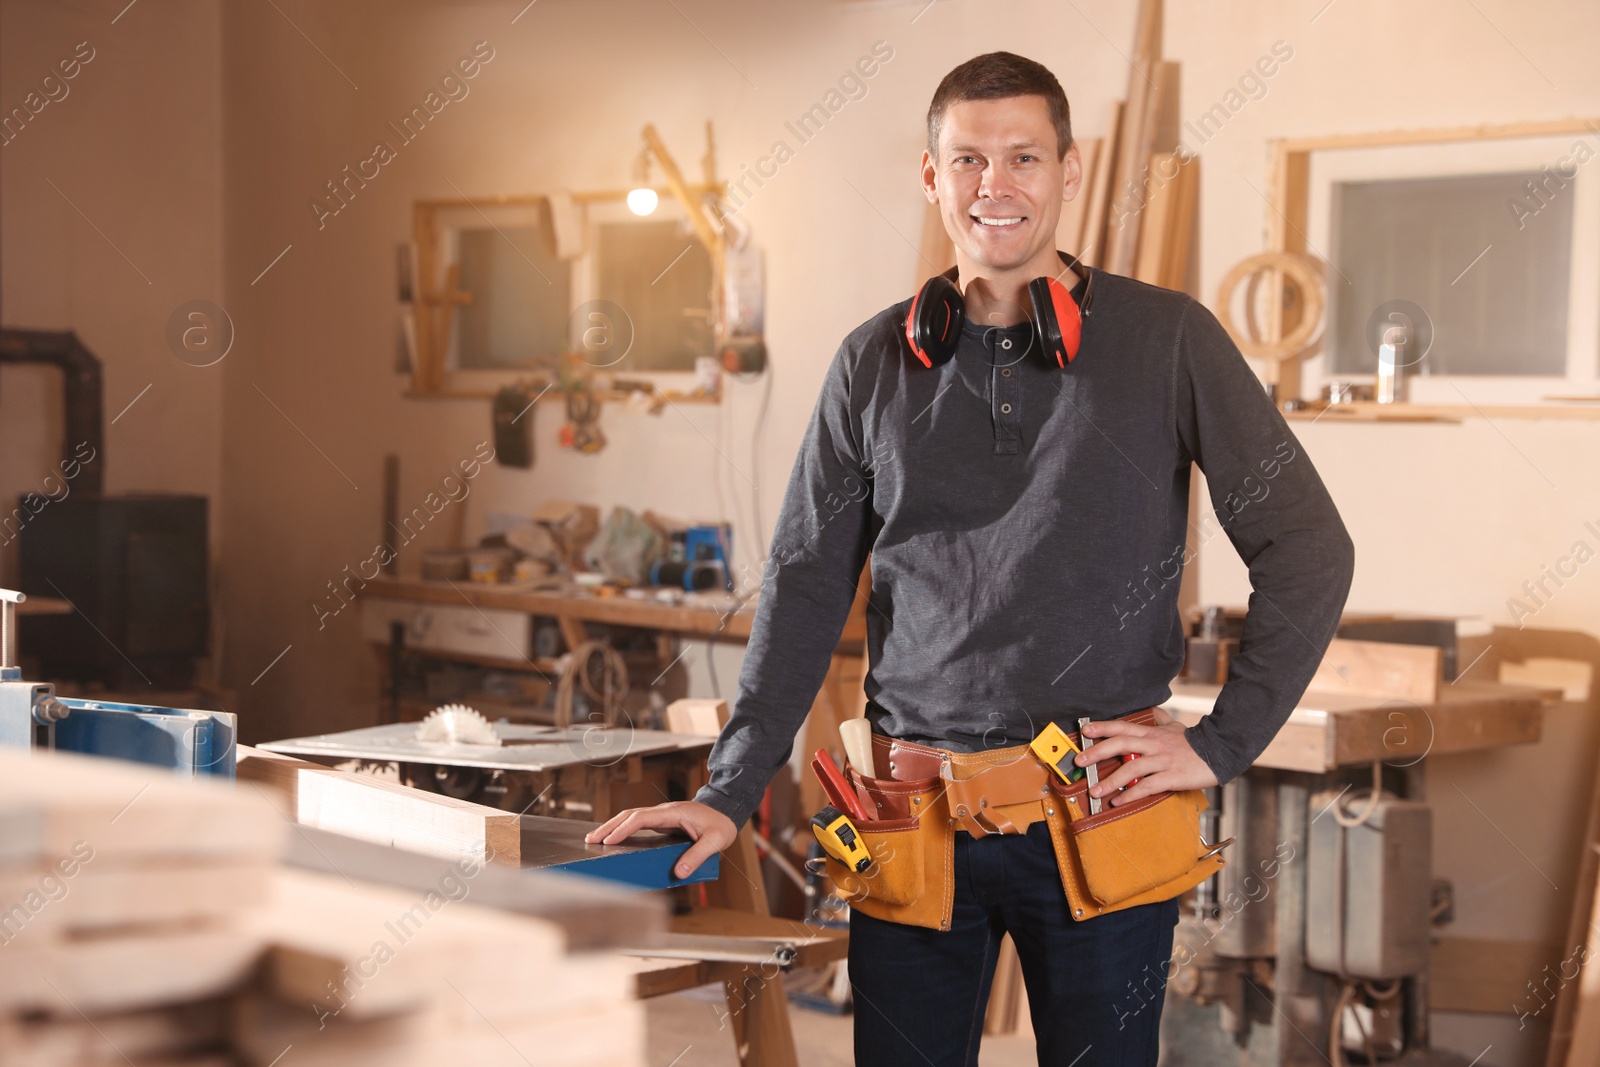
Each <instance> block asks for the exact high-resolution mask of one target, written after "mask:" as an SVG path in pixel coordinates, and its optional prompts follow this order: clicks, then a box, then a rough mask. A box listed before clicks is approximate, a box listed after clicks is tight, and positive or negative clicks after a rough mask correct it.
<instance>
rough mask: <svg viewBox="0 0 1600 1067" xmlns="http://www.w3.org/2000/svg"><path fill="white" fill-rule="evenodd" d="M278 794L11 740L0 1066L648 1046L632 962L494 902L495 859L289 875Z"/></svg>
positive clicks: (3, 814)
mask: <svg viewBox="0 0 1600 1067" xmlns="http://www.w3.org/2000/svg"><path fill="white" fill-rule="evenodd" d="M296 773H298V772H297V771H296ZM264 792H265V791H263V790H260V789H258V788H256V787H254V786H252V785H250V784H247V783H241V784H240V785H238V786H237V787H236V786H234V785H232V784H231V783H213V782H197V781H192V780H180V779H177V778H175V777H173V776H171V775H170V774H169V773H168V772H166V771H164V770H160V769H156V768H145V767H141V766H138V765H134V764H124V763H121V762H116V761H110V760H102V759H90V758H85V757H78V756H69V755H59V754H54V753H28V752H22V753H18V752H13V751H10V750H0V942H3V943H0V964H3V966H0V1065H5V1067H11V1065H25V1064H26V1065H32V1064H40V1065H44V1064H48V1065H51V1067H60V1065H63V1064H82V1065H90V1064H124V1063H128V1062H137V1063H138V1064H140V1067H149V1065H156V1064H162V1065H175V1064H186V1065H190V1067H195V1065H208V1067H209V1065H212V1064H217V1065H221V1064H249V1065H259V1067H267V1065H269V1064H272V1063H275V1062H278V1061H279V1060H280V1059H282V1058H283V1057H284V1055H285V1053H286V1052H288V1050H290V1049H292V1050H293V1052H292V1057H293V1058H292V1060H290V1061H287V1062H292V1063H294V1064H297V1065H302V1064H304V1065H309V1064H327V1065H333V1064H338V1065H351V1064H357V1065H359V1064H366V1063H373V1064H377V1063H382V1064H384V1065H385V1067H395V1065H397V1064H413V1063H414V1064H418V1065H422V1064H427V1065H428V1067H435V1065H437V1064H439V1063H449V1062H472V1063H474V1064H507V1065H518V1067H522V1065H525V1064H527V1063H539V1064H570V1065H595V1067H599V1065H632V1064H642V1063H643V1062H644V1059H643V1042H644V1027H643V1015H642V1010H641V1008H640V1006H639V1005H638V1004H637V1003H636V1002H634V1001H633V1000H632V994H633V988H634V983H635V977H634V970H635V968H634V967H632V966H630V964H629V963H628V962H626V961H624V960H623V959H621V958H620V957H616V956H613V955H610V954H605V955H601V954H598V953H596V954H585V953H571V952H570V949H569V944H570V942H571V940H572V939H571V938H569V936H568V931H567V929H566V928H565V926H564V924H563V923H562V922H560V921H556V920H549V919H545V918H540V917H534V916H530V915H526V914H510V913H506V912H502V911H499V910H494V909H491V908H487V907H482V906H479V905H478V904H477V903H475V902H474V900H473V893H474V890H475V888H477V886H478V884H479V880H480V879H482V880H484V884H487V883H488V882H489V881H490V880H492V879H493V878H494V877H495V874H496V870H495V868H493V867H491V866H490V865H488V864H486V863H484V862H482V859H481V857H480V858H478V859H476V860H475V859H474V858H473V857H471V856H463V857H458V858H456V859H454V860H444V859H435V860H432V861H429V860H427V859H425V858H421V857H412V859H413V860H416V861H417V862H421V863H424V864H426V863H429V862H431V863H433V864H434V865H435V866H437V868H438V872H437V875H436V877H433V878H432V879H430V880H429V881H428V882H427V883H426V884H422V883H416V884H412V885H409V886H405V887H398V886H379V885H374V884H370V883H368V882H365V881H357V880H352V878H350V877H348V876H347V875H346V874H345V873H344V872H341V871H338V870H337V869H335V870H331V871H307V870H295V869H291V868H289V867H285V866H282V865H281V864H280V856H281V855H282V854H283V853H284V851H285V847H286V845H287V844H288V839H289V837H290V836H291V834H300V833H303V831H300V830H298V829H296V830H293V831H291V828H290V826H289V825H288V824H287V823H286V822H285V820H284V819H283V817H282V815H281V814H280V812H279V810H278V809H277V807H276V806H275V805H274V804H273V803H270V802H269V801H268V800H267V799H266V798H265V796H264V795H263V794H264ZM504 877H510V875H505V876H504ZM516 877H517V878H523V879H527V880H528V881H527V883H526V891H525V892H523V893H522V894H521V895H523V896H524V897H525V898H532V897H536V896H537V895H538V893H539V886H540V884H541V876H539V875H535V874H527V873H521V872H519V873H518V874H517V875H516ZM562 890H563V891H565V884H564V883H563V885H562ZM558 895H559V894H558ZM600 895H601V896H604V895H605V894H604V893H601V894H600ZM629 899H631V898H629ZM605 906H606V905H604V904H602V905H601V909H602V911H603V910H604V908H605ZM617 906H618V907H619V908H621V909H622V910H623V911H628V910H629V909H635V910H637V908H636V907H635V906H634V905H632V904H629V903H623V904H619V905H617ZM563 907H569V908H570V902H568V903H567V904H563ZM637 907H639V908H642V907H644V905H638V906H637ZM646 910H648V909H646ZM589 911H591V912H592V911H593V909H592V908H590V909H589ZM635 918H636V916H631V915H630V916H623V917H621V919H619V922H618V924H617V925H618V926H619V928H629V927H632V928H634V932H635V933H636V932H637V926H638V923H637V922H635V921H634V919H635ZM585 921H586V922H587V923H588V924H589V925H590V926H593V925H594V922H595V916H594V915H593V914H589V915H588V916H587V918H586V920H585ZM580 940H581V939H580ZM595 947H599V946H598V945H596V946H595Z"/></svg>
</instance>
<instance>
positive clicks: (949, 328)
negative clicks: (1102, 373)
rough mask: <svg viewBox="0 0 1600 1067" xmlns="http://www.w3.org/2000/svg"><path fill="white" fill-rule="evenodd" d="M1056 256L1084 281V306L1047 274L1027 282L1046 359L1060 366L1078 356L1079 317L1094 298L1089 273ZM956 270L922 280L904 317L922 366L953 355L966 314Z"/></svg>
mask: <svg viewBox="0 0 1600 1067" xmlns="http://www.w3.org/2000/svg"><path fill="white" fill-rule="evenodd" d="M1056 255H1058V256H1060V257H1061V262H1062V263H1063V264H1064V265H1065V266H1067V267H1070V268H1071V269H1073V270H1075V271H1077V272H1078V273H1079V274H1082V275H1083V276H1084V277H1085V278H1086V279H1087V281H1086V282H1085V283H1084V287H1083V306H1082V307H1081V308H1080V307H1079V306H1078V302H1077V301H1076V300H1074V299H1073V298H1072V293H1071V291H1069V290H1068V289H1067V287H1066V286H1065V285H1062V284H1061V283H1060V282H1058V281H1056V280H1055V279H1054V278H1051V277H1048V276H1046V277H1043V278H1035V279H1034V280H1033V281H1031V282H1029V283H1028V300H1029V302H1030V303H1031V304H1032V305H1033V321H1034V324H1035V326H1036V328H1037V330H1038V333H1039V340H1040V342H1041V343H1042V345H1043V347H1044V351H1045V357H1046V358H1047V359H1048V360H1049V361H1050V362H1051V363H1053V364H1054V365H1055V366H1057V367H1060V368H1062V369H1065V368H1066V366H1067V364H1069V363H1071V362H1072V360H1073V357H1075V356H1076V355H1077V354H1078V346H1079V343H1080V342H1081V341H1082V339H1083V318H1084V316H1085V315H1088V314H1089V306H1090V304H1092V303H1093V302H1094V271H1092V270H1090V269H1089V268H1088V267H1085V266H1084V265H1083V264H1081V263H1079V262H1078V260H1077V259H1076V258H1075V257H1073V256H1069V255H1067V254H1066V253H1065V252H1062V251H1059V250H1058V251H1057V252H1056ZM956 270H957V268H955V267H951V268H950V269H949V270H947V271H945V272H944V273H943V274H936V275H934V276H933V277H932V278H929V279H928V280H927V281H926V282H924V283H923V286H922V289H921V291H920V292H918V293H917V295H916V296H915V297H913V298H912V301H911V311H910V312H909V313H908V314H907V315H906V340H907V341H909V342H911V352H912V354H913V355H914V356H916V357H917V361H918V362H920V363H921V364H922V365H923V366H924V367H937V366H940V365H941V364H944V363H948V362H949V361H950V357H951V356H953V355H955V353H956V342H957V341H958V340H959V339H960V337H961V323H962V321H963V320H964V319H965V317H966V307H965V304H964V302H963V301H962V299H961V290H960V289H958V288H956V281H955V280H956Z"/></svg>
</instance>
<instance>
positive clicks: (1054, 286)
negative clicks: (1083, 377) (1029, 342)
mask: <svg viewBox="0 0 1600 1067" xmlns="http://www.w3.org/2000/svg"><path fill="white" fill-rule="evenodd" d="M1028 299H1029V300H1030V301H1032V303H1033V321H1034V323H1035V324H1036V326H1037V328H1038V330H1039V340H1040V342H1041V343H1042V344H1043V345H1044V352H1045V358H1046V359H1048V360H1049V361H1050V362H1052V363H1054V364H1055V365H1056V366H1057V367H1061V368H1065V367H1066V365H1067V364H1068V363H1071V362H1072V359H1073V357H1074V356H1076V355H1077V354H1078V343H1079V342H1080V341H1081V340H1082V338H1083V314H1082V312H1080V311H1079V310H1078V302H1077V301H1076V300H1074V299H1072V293H1071V292H1069V291H1068V290H1067V287H1066V286H1064V285H1062V284H1061V283H1060V282H1058V281H1056V280H1055V279H1054V278H1035V279H1034V280H1033V281H1031V282H1029V283H1028Z"/></svg>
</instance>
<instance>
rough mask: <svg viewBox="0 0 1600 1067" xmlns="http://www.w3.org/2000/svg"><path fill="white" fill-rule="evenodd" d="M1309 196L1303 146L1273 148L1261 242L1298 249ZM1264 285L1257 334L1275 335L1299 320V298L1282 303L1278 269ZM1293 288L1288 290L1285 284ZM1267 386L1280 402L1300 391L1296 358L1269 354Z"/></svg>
mask: <svg viewBox="0 0 1600 1067" xmlns="http://www.w3.org/2000/svg"><path fill="white" fill-rule="evenodd" d="M1310 202H1311V156H1310V154H1309V153H1306V152H1284V151H1281V150H1280V151H1275V152H1274V154H1273V163H1272V203H1271V205H1270V210H1269V211H1268V212H1267V248H1268V249H1269V250H1271V251H1275V252H1293V253H1296V254H1299V255H1304V254H1305V253H1306V251H1307V248H1306V225H1307V219H1308V217H1309V214H1310V210H1311V208H1310ZM1265 284H1266V286H1267V290H1266V293H1267V296H1266V300H1267V309H1268V311H1267V320H1266V323H1265V327H1266V328H1265V331H1264V332H1263V335H1262V339H1263V340H1268V341H1276V340H1278V339H1279V338H1281V337H1285V336H1287V335H1288V334H1289V332H1290V331H1292V330H1293V329H1294V328H1295V327H1296V326H1298V325H1299V324H1300V319H1301V315H1302V313H1303V311H1304V303H1303V301H1302V300H1300V299H1299V298H1296V299H1295V301H1294V302H1293V303H1292V304H1290V305H1288V306H1286V305H1285V304H1284V300H1285V295H1284V294H1285V289H1284V281H1283V275H1282V274H1281V273H1278V272H1274V273H1272V274H1270V275H1269V276H1268V278H1267V281H1266V283H1265ZM1290 291H1293V290H1290ZM1263 375H1264V378H1265V380H1266V383H1267V385H1268V386H1270V387H1272V388H1273V389H1274V390H1275V399H1276V400H1277V402H1278V404H1279V405H1280V406H1282V405H1283V403H1284V402H1285V401H1288V400H1294V399H1298V398H1299V396H1300V361H1299V360H1296V359H1279V360H1270V361H1268V362H1267V363H1266V364H1265V366H1264V367H1263Z"/></svg>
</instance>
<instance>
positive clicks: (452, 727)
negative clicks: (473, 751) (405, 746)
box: [417, 704, 500, 746]
mask: <svg viewBox="0 0 1600 1067" xmlns="http://www.w3.org/2000/svg"><path fill="white" fill-rule="evenodd" d="M417 740H418V741H439V742H443V743H445V744H454V745H490V746H498V745H499V744H500V735H499V734H498V733H496V732H495V728H494V727H493V726H491V725H489V720H488V719H485V718H484V717H483V714H482V713H481V712H479V711H478V710H477V709H476V708H469V707H467V705H465V704H445V705H443V706H442V707H438V708H435V709H434V710H433V711H430V712H429V713H428V716H427V718H425V719H423V720H422V722H421V723H419V724H418V726H417Z"/></svg>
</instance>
